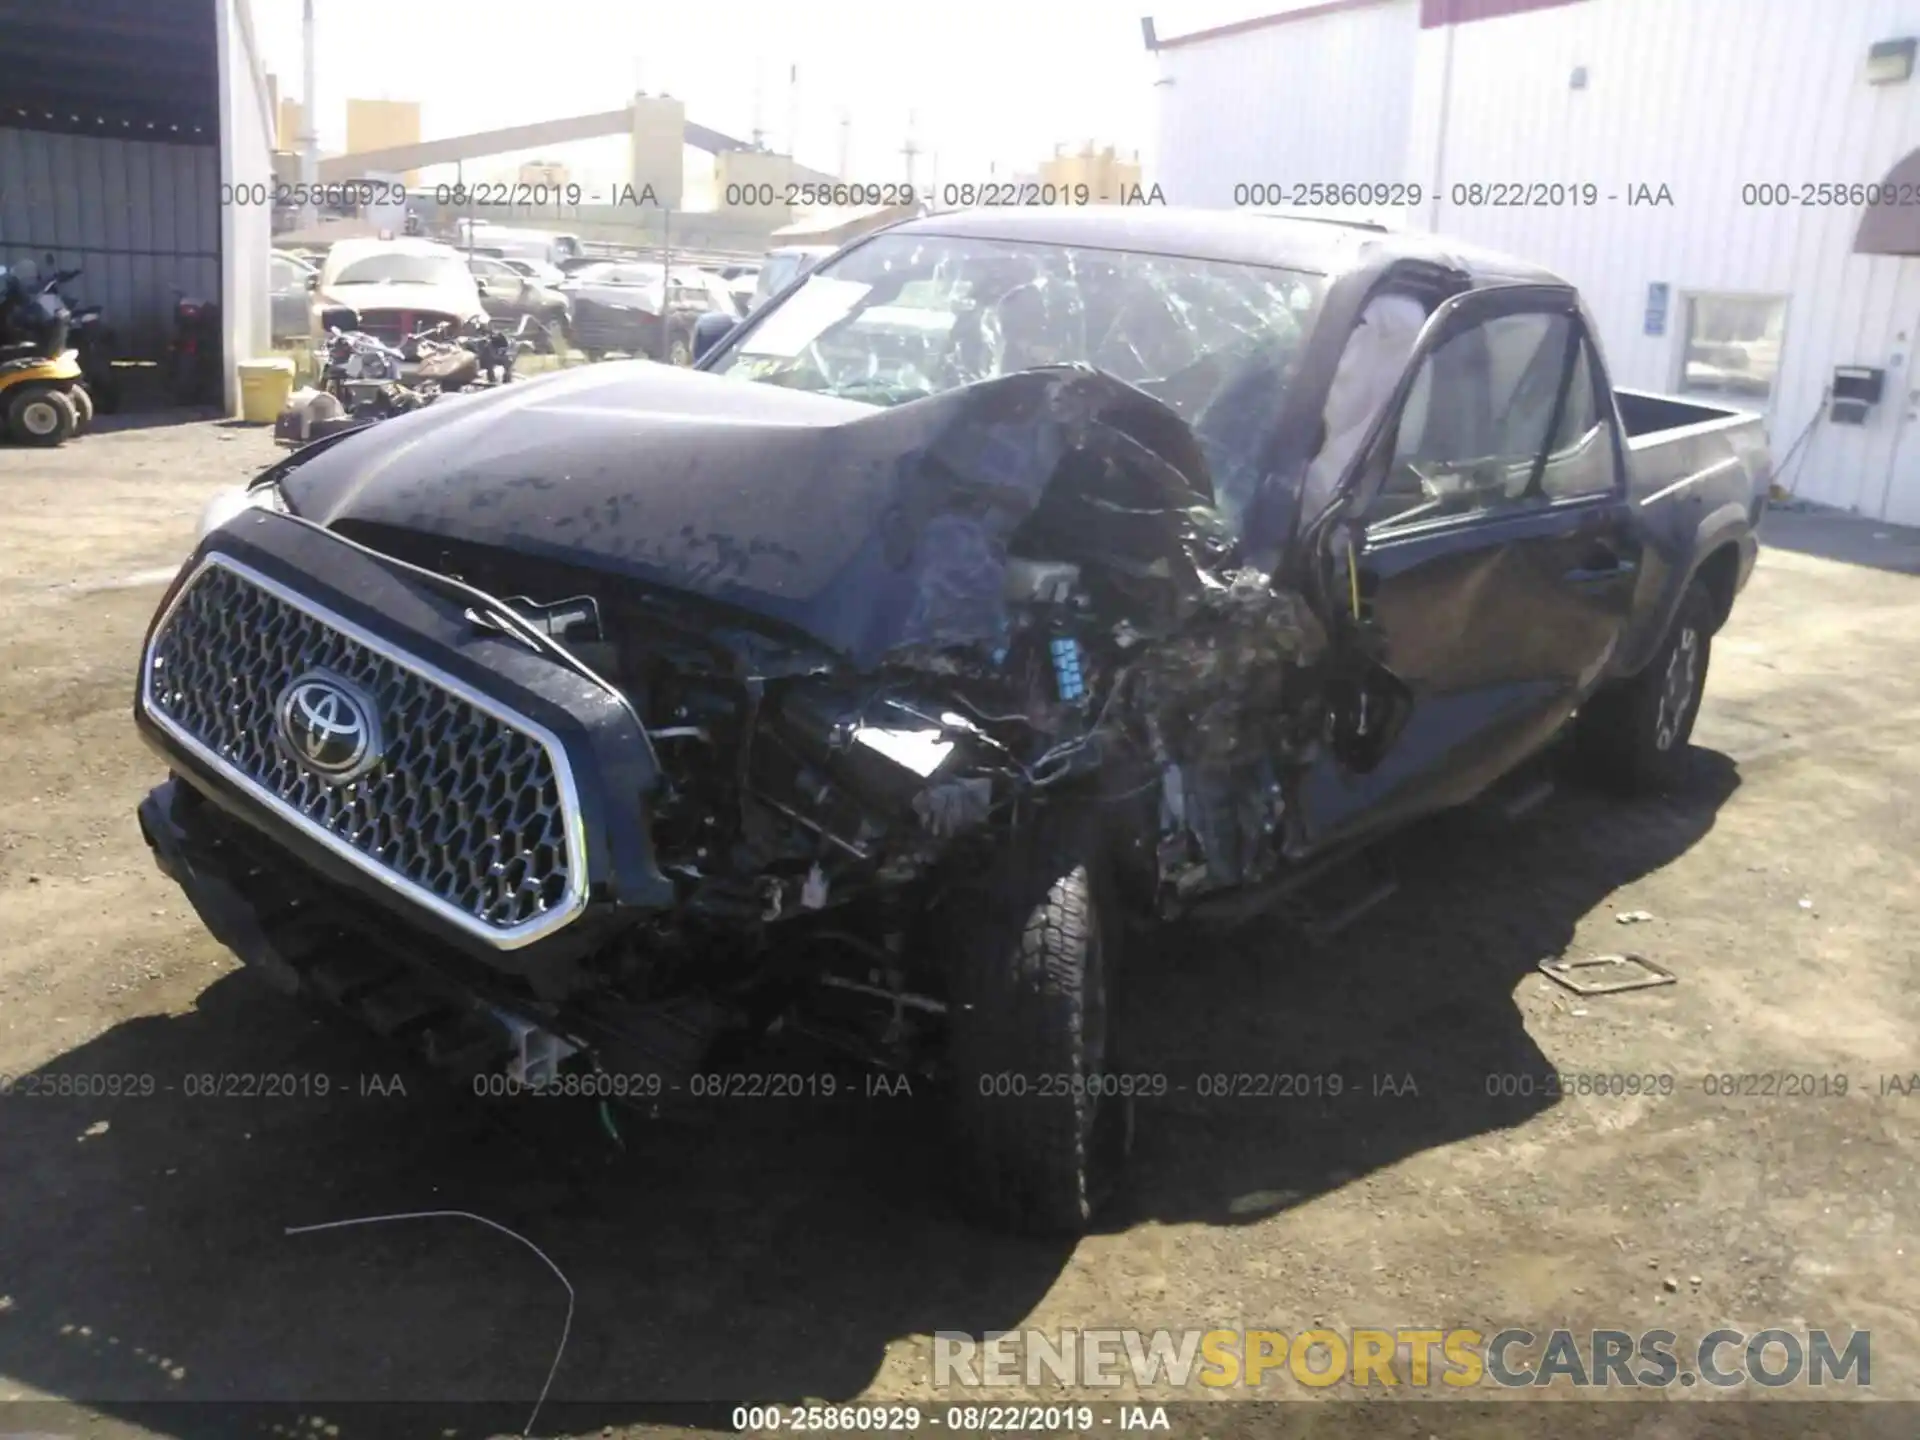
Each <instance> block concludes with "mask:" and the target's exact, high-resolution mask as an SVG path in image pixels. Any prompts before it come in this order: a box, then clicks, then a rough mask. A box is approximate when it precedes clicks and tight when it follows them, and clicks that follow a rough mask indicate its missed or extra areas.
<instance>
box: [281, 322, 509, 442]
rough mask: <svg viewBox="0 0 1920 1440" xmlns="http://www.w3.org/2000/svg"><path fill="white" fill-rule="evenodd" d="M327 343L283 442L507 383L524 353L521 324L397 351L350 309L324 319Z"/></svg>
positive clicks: (414, 341)
mask: <svg viewBox="0 0 1920 1440" xmlns="http://www.w3.org/2000/svg"><path fill="white" fill-rule="evenodd" d="M320 321H321V325H322V326H323V327H324V328H325V330H326V333H327V340H326V343H325V344H324V345H323V346H321V347H320V349H319V350H318V351H317V352H316V354H315V356H314V358H315V361H316V365H317V369H318V371H319V379H318V383H317V387H316V388H315V389H312V390H306V391H302V392H299V393H298V394H296V395H295V396H293V397H291V398H290V399H289V402H288V405H287V408H286V409H285V410H283V411H282V412H281V414H280V417H279V419H278V420H276V422H275V425H274V438H275V439H276V440H278V441H280V442H281V443H282V444H287V445H301V444H306V443H308V442H310V441H313V440H318V439H321V438H322V437H324V436H326V435H331V434H334V433H335V432H336V431H340V430H346V429H354V428H358V427H359V426H362V425H368V424H372V423H374V422H376V421H379V420H385V419H388V418H390V417H391V416H394V415H402V414H406V413H407V412H409V411H412V410H418V409H421V408H422V407H424V406H427V405H431V404H432V403H433V402H434V401H436V400H438V399H439V398H440V397H441V396H442V395H447V394H455V393H465V392H469V391H474V390H480V389H485V388H488V387H489V386H492V385H500V384H505V383H507V382H508V381H510V380H512V379H513V362H514V360H515V359H516V358H517V356H518V355H519V354H520V352H521V351H522V350H523V349H527V348H531V347H530V342H528V341H527V340H525V339H524V338H523V336H524V332H525V330H526V321H525V320H524V319H523V320H522V321H521V323H520V325H519V327H518V329H517V330H515V331H514V332H513V333H507V332H504V331H499V330H490V331H487V332H486V333H483V334H469V335H456V334H455V333H454V330H453V327H452V326H451V325H449V324H445V323H443V324H440V325H435V326H432V327H430V328H428V329H426V330H421V331H418V332H416V333H415V334H412V335H409V336H407V337H406V338H405V339H404V340H402V341H401V343H400V344H399V345H398V346H394V345H388V344H387V343H386V342H385V341H383V340H380V339H379V338H378V337H376V336H373V335H369V334H367V333H366V332H364V331H362V330H361V329H359V324H360V317H359V316H358V315H357V314H356V313H355V312H354V311H353V310H352V309H350V308H349V307H347V306H335V307H331V308H329V309H327V310H326V311H324V312H323V313H322V314H321V317H320Z"/></svg>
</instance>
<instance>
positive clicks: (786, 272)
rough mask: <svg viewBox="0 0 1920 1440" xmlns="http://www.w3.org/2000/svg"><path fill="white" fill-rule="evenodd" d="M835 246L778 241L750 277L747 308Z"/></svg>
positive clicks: (762, 301) (759, 303) (755, 306)
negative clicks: (755, 273)
mask: <svg viewBox="0 0 1920 1440" xmlns="http://www.w3.org/2000/svg"><path fill="white" fill-rule="evenodd" d="M838 248H839V247H838V246H837V245H782V246H780V247H778V248H777V249H773V250H769V251H768V252H767V255H766V258H765V259H764V260H762V261H761V262H760V273H759V274H758V275H757V276H755V277H754V282H753V300H752V303H750V304H749V305H748V306H747V308H748V309H749V310H755V309H758V308H759V307H760V306H762V305H764V304H766V303H767V301H768V300H770V299H772V298H773V297H774V296H775V295H778V294H779V293H780V292H781V291H782V290H784V289H786V288H787V286H789V285H791V284H792V283H793V282H794V281H795V280H798V279H799V278H800V277H801V276H802V275H804V274H806V273H807V272H808V271H809V270H811V269H813V267H814V266H816V265H818V264H819V263H820V262H821V261H822V260H824V259H826V258H827V257H828V256H829V255H831V254H833V253H834V251H835V250H837V249H838Z"/></svg>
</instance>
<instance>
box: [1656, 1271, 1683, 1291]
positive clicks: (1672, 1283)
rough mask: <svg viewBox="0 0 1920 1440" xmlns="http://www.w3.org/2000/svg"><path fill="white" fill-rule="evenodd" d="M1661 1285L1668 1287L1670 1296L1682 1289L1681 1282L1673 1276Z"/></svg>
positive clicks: (1668, 1277)
mask: <svg viewBox="0 0 1920 1440" xmlns="http://www.w3.org/2000/svg"><path fill="white" fill-rule="evenodd" d="M1660 1283H1661V1285H1663V1286H1665V1287H1666V1289H1667V1291H1668V1293H1669V1294H1671V1293H1672V1292H1673V1291H1675V1290H1678V1289H1679V1288H1680V1282H1679V1281H1678V1280H1676V1279H1674V1278H1673V1276H1671V1275H1669V1276H1667V1278H1666V1279H1664V1280H1662V1281H1661V1282H1660Z"/></svg>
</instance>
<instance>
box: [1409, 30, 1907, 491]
mask: <svg viewBox="0 0 1920 1440" xmlns="http://www.w3.org/2000/svg"><path fill="white" fill-rule="evenodd" d="M1916 33H1920V0H1847V3H1845V4H1840V3H1835V0H1587V3H1584V4H1578V5H1571V6H1565V7H1561V8H1555V9H1548V10H1539V11H1533V12H1530V13H1527V14H1521V15H1514V16H1508V17H1505V18H1502V19H1497V20H1487V21H1481V22H1478V23H1474V24H1469V25H1461V26H1456V27H1453V28H1452V29H1451V31H1449V30H1446V29H1435V30H1426V31H1422V32H1421V33H1420V38H1419V60H1418V68H1419V80H1418V82H1417V84H1416V93H1417V97H1418V98H1417V103H1416V109H1415V115H1414V124H1413V136H1414V147H1413V151H1414V163H1415V164H1416V165H1418V166H1419V167H1420V168H1421V179H1422V180H1423V182H1424V183H1426V184H1427V185H1428V186H1430V187H1431V189H1432V190H1433V191H1434V192H1435V194H1436V198H1437V200H1438V202H1439V203H1438V204H1437V205H1436V206H1434V207H1432V208H1431V209H1430V211H1429V212H1428V214H1427V215H1426V216H1424V217H1422V218H1423V219H1425V220H1426V221H1427V222H1428V223H1430V224H1431V225H1433V227H1434V228H1436V229H1439V230H1442V231H1445V232H1448V233H1451V234H1457V235H1460V236H1462V237H1463V238H1466V239H1471V240H1474V241H1477V242H1480V243H1482V244H1485V245H1489V246H1492V247H1494V248H1497V249H1501V250H1507V251H1511V252H1513V253H1516V254H1520V255H1524V256H1526V257H1528V258H1529V259H1533V260H1538V261H1539V262H1540V263H1542V264H1544V265H1547V266H1549V267H1551V268H1553V269H1555V270H1557V271H1559V272H1560V273H1561V274H1563V275H1565V276H1566V277H1567V278H1568V279H1570V280H1572V281H1573V282H1574V283H1575V284H1577V285H1579V286H1580V288H1581V290H1582V292H1583V293H1584V295H1585V296H1586V298H1587V302H1588V304H1589V306H1590V307H1591V309H1592V310H1593V313H1594V316H1595V319H1596V321H1597V322H1598V323H1599V325H1600V327H1601V331H1602V337H1601V338H1602V343H1603V344H1604V345H1605V348H1606V352H1607V358H1608V361H1609V363H1610V364H1611V366H1612V368H1613V371H1614V373H1615V377H1616V379H1617V381H1618V382H1619V383H1620V384H1622V385H1627V386H1638V387H1645V388H1652V389H1671V388H1673V387H1674V386H1676V385H1677V384H1678V381H1679V364H1680V350H1681V346H1682V344H1683V334H1682V332H1683V328H1684V327H1683V315H1682V297H1683V296H1684V295H1685V294H1686V293H1687V292H1689V291H1702V290H1711V291H1723V292H1750V293H1756V294H1770V295H1782V296H1786V297H1788V299H1787V318H1786V331H1785V336H1784V340H1783V345H1782V354H1781V374H1780V376H1779V379H1778V381H1777V383H1776V386H1775V390H1774V396H1773V401H1772V407H1771V412H1770V419H1771V422H1772V423H1771V431H1772V440H1773V445H1774V450H1775V453H1776V455H1779V454H1781V453H1783V452H1784V451H1785V449H1786V448H1787V447H1788V446H1789V445H1791V444H1792V442H1793V441H1794V439H1795V438H1797V437H1798V436H1800V435H1801V434H1802V432H1803V431H1804V429H1805V427H1806V425H1807V423H1808V422H1809V421H1810V420H1811V419H1812V418H1813V417H1814V415H1815V414H1816V413H1818V412H1819V411H1820V410H1821V408H1822V404H1821V397H1822V392H1823V389H1824V387H1825V386H1826V384H1827V383H1828V381H1829V380H1830V378H1831V376H1832V372H1833V367H1834V366H1835V365H1847V364H1861V365H1879V366H1886V367H1888V368H1889V370H1890V371H1896V370H1897V371H1899V372H1900V373H1898V374H1893V373H1890V374H1889V377H1888V384H1889V390H1890V395H1889V399H1888V401H1887V402H1886V403H1883V404H1881V405H1880V406H1878V407H1876V409H1875V411H1874V413H1873V415H1872V417H1871V419H1870V420H1869V423H1868V424H1866V425H1864V426H1858V427H1850V426H1830V425H1826V424H1825V423H1822V424H1821V426H1820V427H1819V428H1818V429H1816V430H1815V431H1814V432H1813V434H1812V435H1811V436H1810V438H1809V439H1808V440H1807V442H1806V443H1805V445H1803V447H1802V449H1803V451H1804V458H1803V459H1802V460H1800V461H1797V462H1796V469H1797V471H1798V476H1799V484H1798V489H1799V493H1800V494H1802V495H1804V496H1806V497H1807V498H1809V499H1814V500H1819V501H1822V502H1825V503H1828V504H1835V505H1844V506H1849V507H1855V508H1858V509H1860V510H1861V511H1863V512H1865V513H1867V514H1872V515H1879V516H1881V517H1882V518H1885V519H1890V520H1899V521H1904V522H1907V523H1916V524H1920V423H1916V424H1913V425H1907V424H1906V423H1905V417H1906V412H1907V406H1906V405H1905V404H1904V403H1902V402H1903V401H1904V400H1905V398H1906V393H1907V391H1908V389H1909V388H1910V387H1912V386H1916V385H1920V370H1915V371H1914V372H1913V374H1912V376H1911V378H1909V376H1908V374H1907V371H1908V369H1909V367H1910V364H1911V360H1912V353H1913V343H1914V341H1915V339H1916V338H1917V337H1920V260H1916V259H1895V258H1891V257H1886V256H1863V255H1854V254H1853V253H1852V246H1853V236H1854V232H1855V230H1856V229H1857V228H1858V226H1859V223H1860V211H1859V209H1858V208H1857V207H1854V206H1850V205H1839V206H1834V205H1828V206H1824V207H1810V206H1809V207H1801V206H1798V205H1795V206H1791V207H1755V206H1750V205H1746V204H1744V203H1743V202H1742V196H1741V190H1742V187H1743V186H1744V185H1747V184H1749V183H1760V182H1775V183H1780V182H1784V183H1787V184H1790V185H1792V186H1794V187H1796V188H1797V187H1798V186H1799V185H1800V184H1801V183H1802V182H1823V181H1825V182H1848V183H1852V182H1855V181H1859V182H1873V181H1877V180H1879V179H1880V178H1881V177H1882V176H1883V175H1885V173H1886V172H1887V171H1888V170H1889V169H1891V168H1892V166H1893V164H1894V162H1895V161H1897V160H1899V159H1900V157H1901V156H1903V155H1905V154H1906V153H1907V152H1908V151H1910V150H1912V149H1914V148H1915V147H1916V146H1920V77H1916V78H1915V79H1914V80H1911V81H1908V82H1907V83H1906V84H1902V85H1869V84H1868V83H1867V82H1866V80H1865V79H1864V78H1863V75H1862V70H1863V66H1864V62H1865V59H1866V54H1867V48H1868V46H1869V45H1870V44H1872V43H1873V42H1874V41H1876V40H1883V39H1888V38H1891V37H1895V36H1901V35H1912V34H1916ZM1449 45H1451V50H1452V74H1451V80H1450V82H1449V80H1448V78H1447V55H1448V49H1449ZM1575 66H1585V67H1586V70H1587V87H1586V88H1585V89H1584V90H1575V89H1573V88H1572V87H1571V84H1570V77H1571V75H1572V71H1573V69H1574V67H1575ZM1443 95H1447V96H1450V100H1449V103H1447V105H1446V108H1445V111H1444V114H1445V127H1444V137H1445V138H1444V147H1443V150H1444V153H1443V154H1437V153H1436V152H1439V151H1441V150H1442V147H1441V146H1440V145H1438V144H1436V143H1435V137H1437V136H1439V135H1440V134H1441V133H1442V127H1441V115H1442V110H1441V108H1440V101H1441V97H1442V96H1443ZM1436 162H1437V163H1436ZM1501 180H1523V181H1553V180H1561V181H1565V182H1568V183H1581V182H1586V181H1592V182H1594V183H1595V184H1596V185H1597V187H1598V189H1599V192H1600V195H1601V197H1602V198H1601V200H1600V202H1599V204H1598V205H1596V206H1595V207H1593V208H1590V209H1589V208H1581V207H1558V208H1556V207H1512V208H1491V207H1482V208H1472V207H1469V206H1462V205H1456V204H1454V203H1452V199H1453V184H1454V182H1456V181H1463V182H1471V181H1482V182H1491V181H1501ZM1636 184H1646V185H1649V186H1652V187H1654V188H1655V189H1657V188H1658V187H1659V186H1660V185H1662V184H1664V185H1666V186H1667V187H1668V188H1669V189H1670V191H1671V193H1672V196H1673V204H1672V205H1671V206H1659V207H1654V206H1632V205H1629V204H1628V203H1627V196H1628V193H1629V191H1630V189H1631V187H1633V186H1634V185H1636ZM1609 195H1617V196H1618V197H1619V198H1618V199H1617V200H1609V199H1607V198H1606V197H1607V196H1609ZM1654 282H1664V283H1666V284H1668V285H1669V286H1671V287H1672V296H1673V299H1672V303H1671V307H1670V313H1669V315H1668V321H1667V327H1666V329H1667V333H1666V334H1665V335H1664V336H1648V335H1646V334H1644V333H1643V332H1644V328H1645V326H1644V317H1645V311H1646V306H1647V287H1648V285H1649V284H1651V283H1654ZM1903 429H1904V430H1905V431H1906V434H1905V435H1904V437H1903V436H1902V435H1901V431H1902V430H1903ZM1903 442H1904V443H1903ZM1896 445H1899V448H1900V451H1901V456H1900V459H1899V463H1898V464H1897V465H1896V456H1895V448H1896Z"/></svg>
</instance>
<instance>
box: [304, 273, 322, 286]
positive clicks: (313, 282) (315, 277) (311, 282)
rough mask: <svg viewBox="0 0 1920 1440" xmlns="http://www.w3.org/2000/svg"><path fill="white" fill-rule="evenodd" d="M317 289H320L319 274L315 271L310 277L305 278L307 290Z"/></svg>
mask: <svg viewBox="0 0 1920 1440" xmlns="http://www.w3.org/2000/svg"><path fill="white" fill-rule="evenodd" d="M319 288H320V272H319V271H318V270H316V271H314V272H313V273H312V274H311V275H309V276H307V289H309V290H318V289H319Z"/></svg>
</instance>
